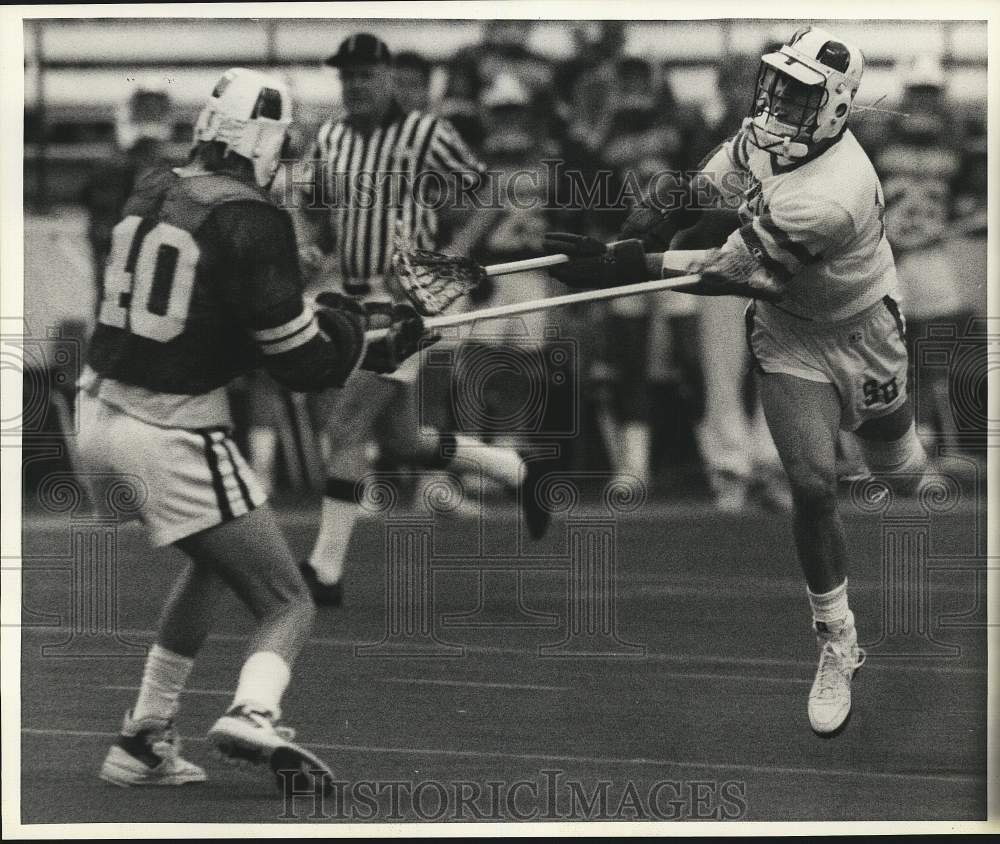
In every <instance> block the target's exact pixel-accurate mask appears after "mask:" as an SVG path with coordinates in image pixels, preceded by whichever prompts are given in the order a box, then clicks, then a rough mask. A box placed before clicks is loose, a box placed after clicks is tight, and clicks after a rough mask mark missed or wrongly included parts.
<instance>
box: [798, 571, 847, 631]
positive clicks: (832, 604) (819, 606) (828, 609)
mask: <svg viewBox="0 0 1000 844" xmlns="http://www.w3.org/2000/svg"><path fill="white" fill-rule="evenodd" d="M806 593H807V594H808V595H809V606H811V607H812V614H813V621H815V622H818V623H822V624H826V625H827V626H830V625H833V626H834V627H836V626H839V625H842V624H845V623H847V622H849V621H853V618H854V616H853V615H852V613H851V610H850V608H849V607H848V606H847V578H846V577H845V578H844V582H843V583H841V584H840V586H838V587H836V588H835V589H831V590H830V591H829V592H822V593H820V594H816V593H815V592H813V591H812V590H810V589H809V587H808V586H807V587H806Z"/></svg>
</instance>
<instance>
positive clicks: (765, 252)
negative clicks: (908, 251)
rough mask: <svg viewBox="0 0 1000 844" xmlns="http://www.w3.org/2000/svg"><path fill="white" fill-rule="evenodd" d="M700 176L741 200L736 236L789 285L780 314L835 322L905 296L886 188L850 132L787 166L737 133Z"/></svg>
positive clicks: (742, 134)
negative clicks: (887, 222)
mask: <svg viewBox="0 0 1000 844" xmlns="http://www.w3.org/2000/svg"><path fill="white" fill-rule="evenodd" d="M702 172H704V173H705V174H706V175H707V176H708V177H709V178H710V179H711V181H712V183H713V184H714V185H716V187H718V188H719V189H720V191H721V192H722V193H723V195H724V196H727V197H734V196H738V197H739V198H740V199H741V200H742V202H741V204H740V207H739V215H740V221H741V227H740V229H739V235H740V236H741V237H742V238H743V240H744V242H745V243H746V245H747V247H748V248H749V249H750V251H751V252H752V253H753V254H754V255H756V256H757V257H758V258H759V260H760V261H761V263H762V264H763V265H764V266H765V267H766V268H767V269H768V270H770V271H771V272H772V273H773V274H774V275H775V276H777V277H778V278H781V279H782V280H784V281H785V282H786V283H787V293H786V296H785V298H784V299H783V300H782V302H781V303H780V305H779V307H780V308H781V309H783V310H786V311H789V312H791V313H793V314H795V315H796V316H800V317H804V318H806V319H810V320H815V321H819V322H834V321H838V320H842V319H846V318H847V317H850V316H853V315H854V314H857V313H860V312H861V311H863V310H865V308H868V307H869V306H871V305H872V304H873V303H874V302H877V301H878V300H879V299H881V298H882V297H883V296H885V295H887V294H888V295H892V296H894V297H895V296H898V292H897V284H896V269H895V265H894V262H893V257H892V250H891V248H890V246H889V242H888V241H887V240H886V237H885V226H884V224H883V217H884V214H885V200H884V197H883V193H882V186H881V184H880V183H879V180H878V176H877V175H876V174H875V169H874V168H873V167H872V163H871V161H870V160H869V159H868V156H867V155H866V154H865V151H864V150H863V149H862V148H861V146H860V144H858V142H857V139H856V138H855V137H854V135H852V134H851V132H850V131H846V132H844V134H843V136H842V137H841V138H840V140H839V141H837V142H836V143H834V144H833V145H832V146H831V147H829V148H828V149H826V150H825V151H824V152H822V153H821V154H820V155H818V156H816V157H815V158H812V159H809V160H805V161H801V162H796V161H793V162H791V163H789V164H788V165H787V166H785V165H782V163H781V161H780V160H779V158H778V156H777V155H775V154H774V153H771V152H766V151H764V150H761V149H759V148H757V147H755V146H754V145H753V144H751V143H750V142H749V140H748V138H747V136H746V134H745V133H744V132H743V131H740V132H738V133H737V134H736V135H735V136H734V137H733V138H731V139H730V140H729V141H727V142H726V143H724V144H723V145H722V146H721V147H720V148H719V150H718V151H717V152H716V153H715V154H713V155H712V156H711V157H710V158H709V160H708V161H707V162H706V164H705V165H704V166H703V168H702Z"/></svg>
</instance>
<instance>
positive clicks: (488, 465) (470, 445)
mask: <svg viewBox="0 0 1000 844" xmlns="http://www.w3.org/2000/svg"><path fill="white" fill-rule="evenodd" d="M445 436H448V437H449V438H450V439H451V440H452V441H453V445H452V446H451V447H452V449H453V450H454V453H455V457H456V458H458V459H459V460H468V461H469V462H471V463H473V464H476V465H478V466H481V467H482V470H483V473H484V474H485V475H486V476H487V477H489V478H493V479H494V480H497V481H500V482H501V483H502V484H504V485H505V486H509V487H516V486H519V485H520V483H521V481H522V480H523V478H524V471H525V466H524V461H523V460H522V459H521V455H519V454H518V453H517V452H516V451H515V450H514V449H512V448H502V447H501V446H496V445H487V444H486V443H484V442H483V441H482V440H477V439H476V438H475V437H470V436H467V435H465V434H448V435H445V434H442V435H441V438H442V445H444V438H445Z"/></svg>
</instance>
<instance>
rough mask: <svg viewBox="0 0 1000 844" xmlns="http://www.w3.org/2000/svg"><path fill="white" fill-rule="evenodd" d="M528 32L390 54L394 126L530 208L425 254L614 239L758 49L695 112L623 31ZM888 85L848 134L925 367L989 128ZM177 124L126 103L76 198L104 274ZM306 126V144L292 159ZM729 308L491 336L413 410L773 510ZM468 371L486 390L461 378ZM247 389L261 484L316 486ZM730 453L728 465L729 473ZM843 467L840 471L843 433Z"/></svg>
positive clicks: (502, 297)
mask: <svg viewBox="0 0 1000 844" xmlns="http://www.w3.org/2000/svg"><path fill="white" fill-rule="evenodd" d="M530 26H531V23H530V22H524V21H494V22H488V23H486V24H485V26H484V30H483V37H482V40H481V42H480V43H478V44H475V45H473V46H470V47H467V48H464V49H462V50H460V51H459V52H458V53H457V54H456V55H455V56H453V57H452V58H451V60H450V61H448V62H446V63H444V64H441V63H437V64H432V63H431V62H429V61H428V60H427V59H425V58H423V57H422V56H420V55H418V54H416V53H412V52H407V53H400V54H398V55H397V56H396V62H395V71H394V73H395V76H394V78H395V86H396V91H395V93H396V97H397V99H398V101H399V103H400V104H401V105H402V106H403V108H404V109H419V110H425V111H433V112H435V113H437V114H439V115H441V116H443V117H445V118H447V119H448V120H449V121H450V122H451V123H452V124H453V125H454V127H455V128H456V129H457V130H458V132H459V133H460V135H461V136H462V138H463V139H464V140H465V142H466V143H467V144H468V145H469V147H470V148H471V149H472V150H473V151H474V152H475V154H476V155H477V156H478V157H479V158H480V159H481V160H482V161H483V162H485V164H486V165H487V167H488V168H489V169H490V170H491V171H493V172H497V173H501V174H502V173H508V174H521V176H520V177H519V178H520V182H519V185H520V186H521V187H519V189H518V192H517V195H518V197H520V198H521V199H526V198H530V197H526V194H527V193H529V192H531V191H534V192H536V194H537V198H538V199H539V200H541V201H536V202H531V201H519V202H511V201H507V202H505V203H504V207H503V208H501V209H498V210H497V211H496V214H495V216H494V217H493V220H492V224H491V225H490V226H489V227H488V228H487V229H486V230H485V231H483V232H481V233H480V234H479V236H478V238H477V239H476V240H475V241H474V242H456V241H453V240H452V235H453V234H454V232H455V231H456V230H457V229H458V228H459V226H458V222H459V221H457V220H456V219H453V218H452V217H449V215H448V214H443V215H442V219H441V230H440V232H439V248H442V249H445V250H446V251H449V252H462V253H465V254H469V255H471V256H472V257H473V258H474V259H475V260H476V261H478V262H479V263H481V264H492V263H497V262H502V261H509V260H516V259H519V258H524V257H528V256H533V255H537V254H540V252H541V248H542V237H543V234H544V232H546V231H550V230H563V231H573V232H578V233H586V234H591V235H593V236H595V237H598V238H601V239H603V240H611V239H613V238H614V236H615V234H616V232H617V231H618V229H619V226H620V225H621V223H622V221H623V220H624V218H625V216H626V215H627V214H628V212H629V210H630V209H631V208H632V207H633V206H634V204H635V203H636V202H638V201H640V200H641V199H642V197H643V194H644V192H645V191H646V190H647V188H648V186H649V184H650V183H651V180H652V177H653V176H655V175H656V174H662V173H667V172H672V171H674V172H675V171H685V170H691V169H693V168H696V167H697V165H698V163H699V161H701V159H702V158H703V157H704V156H705V155H706V154H707V153H708V152H709V151H711V150H712V149H713V148H714V147H715V145H716V144H718V143H719V142H720V141H722V140H723V139H724V138H726V137H727V136H729V135H731V134H732V133H733V132H734V131H736V130H737V129H738V128H739V127H740V123H741V120H742V119H743V117H744V116H746V114H747V113H748V111H749V108H750V105H751V98H752V91H753V85H754V80H755V77H756V72H757V67H758V63H759V55H758V54H755V55H730V56H729V57H727V58H726V59H725V60H723V61H722V62H721V63H720V64H719V66H718V68H717V80H716V84H717V97H716V99H715V101H714V102H712V103H710V104H708V105H707V106H704V107H702V106H694V105H690V104H688V103H687V102H685V101H682V100H680V99H678V97H677V96H675V91H674V89H673V86H672V84H671V78H670V75H669V73H668V72H667V70H666V69H665V68H664V67H662V66H660V65H658V64H655V63H652V62H650V61H647V60H645V59H643V58H638V57H635V56H631V55H626V54H625V52H624V41H625V38H624V36H625V32H624V27H623V24H622V23H621V22H615V21H605V22H599V23H596V22H594V23H581V24H579V25H577V26H574V28H573V36H574V39H575V51H574V54H573V58H571V59H569V60H564V61H553V60H551V59H549V58H546V57H544V56H540V55H537V54H535V53H533V52H532V51H531V50H530V49H529V47H528V46H527V45H528V44H529V43H530ZM899 73H900V79H901V83H902V91H903V93H902V97H901V98H900V99H899V101H898V102H894V103H892V105H891V106H890V105H888V104H884V103H883V104H882V105H881V109H883V110H872V111H861V112H856V114H855V117H854V118H852V124H851V128H852V131H854V133H855V134H856V135H857V136H858V137H859V140H860V141H861V142H862V144H863V146H864V147H865V149H866V151H867V152H868V154H869V156H870V157H871V158H872V160H873V162H874V163H875V164H876V168H877V169H878V171H879V174H880V177H881V179H882V181H883V185H884V187H885V192H886V200H887V212H886V220H885V223H886V228H887V232H888V235H889V238H890V241H891V243H892V246H893V249H894V252H895V254H896V258H897V267H898V270H899V276H900V281H901V284H902V286H903V290H902V292H903V299H904V309H905V313H906V315H907V318H908V326H909V332H908V333H909V340H910V342H911V344H915V348H914V356H913V358H914V361H915V364H916V365H918V366H921V365H922V361H921V354H920V353H919V349H918V348H916V346H918V345H919V344H920V342H921V341H922V340H923V339H928V338H933V337H938V338H940V337H942V336H944V335H943V334H941V332H942V331H945V332H946V331H947V330H949V329H948V326H950V327H951V330H953V336H954V337H956V338H959V339H960V338H961V337H963V336H965V334H966V333H967V331H968V326H969V325H970V324H971V323H970V319H971V318H973V317H975V316H984V315H985V312H986V132H985V103H984V105H983V109H982V113H981V115H980V117H981V121H978V120H972V121H966V120H965V119H964V118H961V117H960V116H959V113H958V112H956V111H955V110H954V109H953V107H952V104H950V103H949V101H948V98H947V93H946V92H947V85H946V76H945V73H946V69H945V68H944V67H943V66H942V64H941V62H940V61H938V60H935V59H934V58H932V57H927V56H924V57H921V58H920V59H918V60H916V61H914V62H913V63H901V64H900V67H899ZM862 90H864V89H863V87H862ZM169 107H170V104H169V99H168V98H165V95H162V94H150V95H148V96H146V98H145V100H144V101H142V102H138V101H137V102H134V103H133V104H132V106H131V108H132V111H131V112H130V113H129V114H126V115H125V116H124V118H123V119H122V120H121V121H120V122H121V123H122V124H123V126H125V127H127V131H123V133H121V136H120V138H119V143H120V147H121V155H120V158H119V159H118V160H116V161H114V162H109V163H108V164H107V165H106V166H104V167H102V168H101V169H100V170H99V171H98V172H97V173H95V175H94V177H93V178H92V180H91V182H90V186H89V187H88V189H87V191H86V192H85V195H84V196H83V197H82V201H83V202H84V204H85V205H86V207H87V209H88V214H89V220H90V225H89V237H90V240H91V245H92V248H93V255H94V272H95V276H96V277H97V278H98V279H99V277H100V274H101V267H102V266H103V260H104V257H105V256H106V254H107V250H108V249H109V246H110V232H111V227H113V225H114V224H115V222H117V218H118V213H119V212H120V209H121V206H122V204H123V202H124V199H125V197H126V196H127V194H128V192H129V190H130V188H131V185H132V183H133V182H134V179H135V175H136V173H137V172H139V171H140V170H142V169H143V168H145V167H147V166H149V165H150V163H152V162H155V161H157V160H158V159H159V158H160V157H161V156H162V148H161V142H162V141H164V140H166V138H165V136H164V135H163V134H162V133H161V131H160V130H159V129H157V126H160V125H162V120H161V118H162V116H163V114H162V113H163V111H164V110H167V109H169ZM330 107H331V109H335V108H336V107H337V106H336V104H335V103H333V102H331V106H330ZM963 113H964V112H963ZM324 119H325V116H324ZM315 128H316V127H314V126H300V127H298V132H297V137H298V139H299V142H300V146H299V149H298V150H297V152H298V153H299V154H302V153H303V152H304V150H305V148H306V146H307V145H308V143H309V141H310V140H311V133H313V132H314V131H315ZM552 162H560V166H559V167H554V166H553V164H552ZM525 173H530V174H532V175H531V177H530V178H525V177H524V174H525ZM581 187H582V188H585V189H587V188H589V189H591V190H592V198H596V200H597V201H596V202H582V203H581V202H575V201H571V202H566V203H562V202H552V201H551V200H552V198H553V197H554V196H555V197H566V196H570V197H574V198H575V199H579V198H580V196H581V193H580V191H579V189H580V188H581ZM574 189H576V193H575V195H574ZM508 199H509V198H508ZM546 200H548V201H546ZM588 205H589V206H590V207H585V206H588ZM564 206H565V207H564ZM563 292H566V291H565V289H564V288H562V287H561V286H560V285H558V284H557V283H555V282H553V281H551V280H550V279H549V278H548V277H547V276H546V275H545V274H544V273H533V274H524V275H523V276H520V277H516V280H504V281H497V282H496V283H495V284H493V285H492V286H489V287H485V288H482V289H481V290H479V291H477V294H476V296H475V301H474V303H473V304H474V306H476V307H482V306H487V305H493V304H501V303H506V302H509V301H512V300H513V299H515V298H517V299H529V298H538V297H540V296H547V295H557V294H559V293H563ZM740 311H741V305H740V303H738V302H736V303H732V304H728V305H727V304H724V303H722V302H721V300H717V299H707V300H700V299H698V298H697V297H693V296H685V295H683V294H669V293H668V294H661V295H657V296H648V297H636V298H629V299H621V300H617V301H613V302H611V303H608V304H600V305H593V306H579V307H572V308H564V309H558V310H552V311H549V312H547V313H545V314H542V315H536V316H533V317H530V318H526V319H523V320H510V321H506V322H503V323H496V322H494V323H490V324H488V325H484V326H481V327H477V329H476V330H475V331H473V333H472V336H471V337H470V338H467V339H466V340H465V341H464V342H463V343H461V344H457V343H456V344H453V345H454V349H453V350H452V351H453V354H451V355H450V356H449V357H447V362H446V363H444V364H441V363H440V361H439V360H438V359H440V360H442V361H443V360H445V358H444V357H442V356H441V355H439V356H438V358H435V359H434V361H431V362H429V364H428V365H427V366H426V369H425V377H424V378H423V379H422V389H423V394H424V396H425V397H430V398H433V399H434V400H433V401H429V400H427V401H423V406H424V407H425V408H426V412H427V413H428V414H431V415H435V416H439V417H448V418H446V419H437V420H435V421H439V422H447V423H449V424H451V425H454V426H456V427H457V428H465V429H478V430H479V432H481V433H484V434H485V435H487V436H489V437H491V438H495V439H514V440H515V441H516V440H518V439H519V438H520V440H521V441H522V442H523V441H525V440H526V439H528V438H530V439H531V440H532V441H542V442H546V441H549V442H551V443H558V444H559V447H560V448H559V453H560V457H559V460H560V461H561V462H562V464H563V465H564V466H566V467H568V468H577V469H587V470H600V471H611V472H614V473H621V474H624V475H630V476H633V477H638V478H639V479H641V480H642V481H644V482H645V483H646V484H647V485H648V486H649V487H650V488H651V490H652V491H653V492H654V493H658V494H661V495H666V496H691V495H695V496H699V495H700V496H708V495H710V496H712V497H713V498H714V500H715V502H716V504H717V505H718V506H719V507H722V508H727V509H737V508H739V507H741V506H743V504H744V503H745V502H746V501H747V500H748V499H749V498H750V497H752V496H755V495H761V496H763V498H762V500H763V501H764V503H770V504H774V505H776V506H787V498H786V497H784V496H783V495H782V492H781V489H780V483H772V482H771V480H772V470H774V468H775V467H774V456H773V447H770V446H769V442H768V435H767V432H766V427H765V426H764V423H763V420H762V418H761V415H760V413H759V412H758V410H757V404H756V399H755V397H754V395H753V387H752V379H750V378H749V377H747V375H748V367H747V363H746V360H745V356H744V354H743V348H744V345H745V338H744V333H743V324H742V319H741V315H740ZM942 326H944V328H942ZM935 331H936V332H937V334H935V333H934V332H935ZM495 348H501V349H502V350H503V356H502V357H500V358H497V362H496V365H494V366H492V367H488V368H487V369H488V371H489V373H491V374H490V376H489V377H488V378H487V379H486V380H485V381H483V382H482V383H481V384H479V385H478V387H477V388H476V389H475V390H473V391H472V392H474V393H475V396H474V398H475V401H476V402H479V403H480V404H482V405H483V408H479V410H482V412H479V410H477V407H478V406H477V407H472V404H474V402H473V403H472V404H470V401H471V400H468V399H469V395H470V391H469V390H468V389H466V387H464V386H463V378H469V377H480V376H481V373H482V371H483V370H482V367H480V368H479V369H478V370H477V369H476V367H477V366H478V364H476V361H481V360H483V359H484V358H483V356H484V355H486V356H487V357H488V356H489V351H490V349H495ZM925 357H926V356H925ZM720 368H721V369H720ZM722 370H725V371H724V372H721V371H722ZM463 371H464V373H465V374H463ZM475 371H478V372H479V373H480V376H476V375H475V374H473V375H469V372H473V373H474V372H475ZM720 372H721V377H720ZM914 377H915V378H917V377H918V376H917V374H915V375H914ZM911 383H914V382H913V381H911ZM919 384H920V395H919V397H918V401H917V415H918V425H919V428H918V430H919V431H920V432H921V433H923V434H925V435H927V436H928V437H931V436H933V437H936V438H938V441H941V440H943V441H944V442H946V443H949V442H950V443H952V444H955V445H957V446H958V447H964V446H965V445H966V444H967V442H968V440H967V439H963V435H964V433H966V432H965V431H964V428H963V425H964V422H963V420H961V419H958V420H956V418H955V414H954V413H953V412H952V406H951V392H953V391H951V388H950V385H949V369H948V367H942V366H940V365H930V364H928V365H927V367H926V368H925V370H924V371H921V373H919ZM260 389H264V388H263V387H261V384H260V382H259V381H255V382H253V383H252V384H251V385H249V386H248V385H247V384H243V385H242V387H241V388H239V389H238V390H237V391H236V392H235V393H234V399H235V401H236V403H237V406H238V407H239V408H242V412H243V413H244V414H246V418H247V419H248V421H249V424H248V425H247V426H246V430H247V431H248V432H249V434H248V435H247V436H248V437H249V438H250V440H251V441H250V442H248V443H247V446H248V448H249V452H250V454H251V456H252V457H253V459H254V462H256V463H257V468H258V469H260V470H261V471H262V474H263V475H264V476H265V477H270V478H271V479H272V482H273V483H274V484H275V485H279V486H280V485H282V484H291V485H293V486H295V485H302V484H308V483H309V482H310V468H309V464H310V458H309V451H308V447H307V444H308V440H309V436H310V432H309V431H307V430H305V429H304V426H305V425H306V423H305V418H304V415H303V413H302V412H300V409H299V408H298V407H297V402H298V399H297V397H295V396H282V397H281V401H280V402H279V403H278V404H277V405H275V404H274V403H273V402H271V403H269V404H268V405H267V406H268V407H269V408H271V409H270V410H269V411H268V412H267V413H266V414H262V413H261V412H260V410H259V408H260V407H261V403H260V402H259V401H258V400H257V397H256V396H255V391H257V390H260ZM267 389H273V388H272V387H269V388H267ZM537 396H543V397H544V398H543V400H541V402H540V403H539V402H537V401H535V398H533V397H537ZM532 402H535V403H534V404H532ZM275 406H277V407H278V408H279V409H280V410H281V413H277V414H276V413H275V411H274V407H275ZM255 408H256V410H255ZM470 408H471V409H470ZM511 420H515V421H516V424H514V423H513V422H512V421H511ZM737 422H738V424H736V423H737ZM518 425H520V426H521V428H520V429H518ZM734 426H735V427H734ZM547 438H548V439H547ZM727 439H729V440H732V439H736V440H737V441H738V442H737V443H736V444H735V446H732V444H731V443H727ZM733 448H735V450H736V452H742V454H739V453H738V454H737V456H736V457H732V453H733ZM727 455H729V456H728V457H727ZM843 459H844V473H845V474H850V472H851V471H852V469H854V468H856V467H852V461H853V460H854V459H855V458H854V455H853V452H852V448H851V444H850V442H849V438H845V442H844V454H843ZM761 467H763V469H764V471H762V469H761ZM319 475H321V473H319V474H318V475H317V477H319Z"/></svg>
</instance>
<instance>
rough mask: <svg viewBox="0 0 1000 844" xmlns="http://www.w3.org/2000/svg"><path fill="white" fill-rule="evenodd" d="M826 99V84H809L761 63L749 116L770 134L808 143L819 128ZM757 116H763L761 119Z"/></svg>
mask: <svg viewBox="0 0 1000 844" xmlns="http://www.w3.org/2000/svg"><path fill="white" fill-rule="evenodd" d="M826 98H827V93H826V89H825V88H824V87H823V86H821V85H806V84H805V83H803V82H799V81H798V80H797V79H793V78H792V77H791V76H788V75H787V74H785V73H782V72H781V71H779V70H777V69H776V68H774V67H771V66H770V65H767V64H764V63H761V66H760V71H759V73H758V74H757V91H756V96H755V98H754V107H753V113H752V114H751V115H750V117H751V118H752V119H753V120H754V125H756V126H758V127H759V128H761V129H763V130H765V131H766V132H768V133H770V134H773V135H777V136H780V137H787V138H789V139H791V140H793V141H804V142H808V141H809V140H810V139H811V138H812V135H813V132H814V131H815V130H816V122H817V118H818V116H819V111H820V108H822V106H823V103H824V101H825V100H826ZM757 118H763V119H762V120H760V121H758V120H757Z"/></svg>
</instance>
